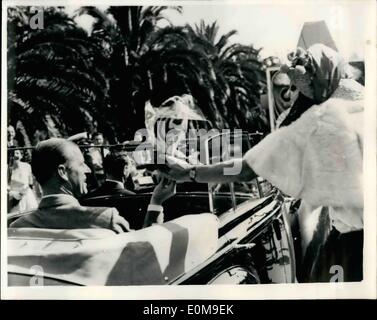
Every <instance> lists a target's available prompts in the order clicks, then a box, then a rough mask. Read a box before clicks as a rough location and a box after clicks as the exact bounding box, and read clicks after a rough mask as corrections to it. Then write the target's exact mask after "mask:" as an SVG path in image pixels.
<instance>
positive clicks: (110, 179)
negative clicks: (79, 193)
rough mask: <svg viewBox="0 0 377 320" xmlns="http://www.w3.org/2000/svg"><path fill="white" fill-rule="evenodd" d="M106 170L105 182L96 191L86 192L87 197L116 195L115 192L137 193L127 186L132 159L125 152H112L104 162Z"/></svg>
mask: <svg viewBox="0 0 377 320" xmlns="http://www.w3.org/2000/svg"><path fill="white" fill-rule="evenodd" d="M103 166H104V169H105V172H106V180H105V182H104V183H103V184H102V185H101V186H100V187H99V188H97V189H95V190H94V191H91V192H89V193H88V194H86V196H85V198H91V197H98V196H105V195H114V194H126V195H131V194H135V193H134V192H132V191H130V190H127V189H126V188H125V182H126V181H127V179H128V177H129V176H130V173H131V167H132V163H131V159H130V158H129V157H128V155H127V154H126V153H125V152H111V153H109V154H108V155H107V156H106V157H105V160H104V162H103Z"/></svg>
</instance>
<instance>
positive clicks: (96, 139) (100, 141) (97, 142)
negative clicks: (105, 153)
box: [94, 134, 104, 145]
mask: <svg viewBox="0 0 377 320" xmlns="http://www.w3.org/2000/svg"><path fill="white" fill-rule="evenodd" d="M103 142H104V141H103V136H102V134H99V135H98V136H95V137H94V144H95V145H101V144H103Z"/></svg>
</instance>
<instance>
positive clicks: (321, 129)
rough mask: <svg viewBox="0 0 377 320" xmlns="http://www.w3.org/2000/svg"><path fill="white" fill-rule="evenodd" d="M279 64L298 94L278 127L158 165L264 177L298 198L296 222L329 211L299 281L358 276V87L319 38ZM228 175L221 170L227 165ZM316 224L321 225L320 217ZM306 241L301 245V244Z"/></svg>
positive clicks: (211, 174) (215, 175)
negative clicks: (246, 146) (225, 153)
mask: <svg viewBox="0 0 377 320" xmlns="http://www.w3.org/2000/svg"><path fill="white" fill-rule="evenodd" d="M290 61H291V62H290V65H287V66H284V67H283V68H282V71H284V72H287V74H288V76H289V77H290V78H291V80H292V83H293V84H294V85H295V86H296V87H297V88H298V90H299V91H300V94H299V97H298V98H297V100H296V101H295V104H294V105H293V106H292V108H291V110H290V112H289V114H288V115H287V117H286V118H285V119H284V120H283V122H282V126H281V128H279V129H278V130H276V131H274V132H272V133H271V134H269V135H268V136H267V137H265V138H264V139H263V140H262V141H261V142H259V143H258V144H257V145H256V146H254V147H253V148H251V149H250V150H249V151H248V152H247V153H246V154H245V155H244V157H243V158H242V159H234V160H229V161H226V162H222V163H218V164H215V165H209V166H206V165H196V166H193V165H190V164H188V163H185V162H183V161H180V160H177V159H174V158H173V157H167V159H168V164H167V166H166V167H165V168H164V167H161V170H162V171H163V172H165V174H166V176H167V177H170V178H172V179H175V180H177V181H196V182H207V183H208V182H212V183H214V182H233V181H250V180H252V179H253V178H255V177H256V176H261V177H263V178H265V179H267V180H268V181H269V182H270V183H272V184H273V185H275V186H276V187H278V188H279V189H280V190H281V191H283V192H284V193H285V194H288V195H290V196H292V197H294V198H296V199H301V200H302V201H301V207H300V209H299V220H300V229H301V231H304V229H305V228H306V227H307V223H306V222H307V221H309V219H310V218H311V216H312V215H313V214H314V212H315V211H320V212H321V213H322V212H323V214H321V216H325V217H328V221H329V226H330V228H331V229H328V230H322V231H321V232H320V233H321V240H322V239H323V242H321V243H317V245H316V246H315V247H314V248H310V247H307V248H306V253H305V255H309V256H311V257H310V259H309V260H310V263H309V264H308V265H307V267H306V269H307V270H306V275H305V277H304V279H303V280H302V282H329V281H331V279H332V277H333V276H334V269H333V266H337V267H338V269H339V268H341V270H338V269H337V270H336V271H338V272H339V276H341V277H340V278H338V280H337V281H341V282H342V281H361V280H362V279H363V188H362V180H363V178H362V168H363V153H362V151H363V108H364V95H363V92H364V88H363V86H362V85H360V84H359V83H357V82H356V81H354V80H352V79H345V78H344V76H343V74H344V73H343V67H344V65H345V64H344V61H343V59H342V58H341V57H340V55H339V54H338V53H337V52H336V51H334V50H332V49H331V48H328V47H326V46H324V45H322V44H316V45H313V46H312V47H310V48H309V49H308V50H307V51H306V50H303V49H299V50H297V51H296V52H294V53H293V55H292V56H291V57H290ZM231 168H239V170H238V171H236V172H235V171H234V170H233V174H230V173H228V174H226V171H225V170H226V169H228V170H229V169H231ZM322 226H326V224H325V223H323V224H322ZM307 244H308V241H306V243H305V244H304V246H305V245H307Z"/></svg>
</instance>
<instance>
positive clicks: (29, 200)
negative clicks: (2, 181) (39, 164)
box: [8, 150, 38, 212]
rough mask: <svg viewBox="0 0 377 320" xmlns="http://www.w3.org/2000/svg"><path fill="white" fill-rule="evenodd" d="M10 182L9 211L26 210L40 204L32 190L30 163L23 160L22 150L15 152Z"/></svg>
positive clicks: (32, 181)
mask: <svg viewBox="0 0 377 320" xmlns="http://www.w3.org/2000/svg"><path fill="white" fill-rule="evenodd" d="M10 166H11V170H10V172H11V173H10V182H9V186H8V204H9V208H8V211H9V212H24V211H29V210H32V209H35V208H36V207H37V206H38V203H37V199H36V197H35V194H34V192H33V190H32V188H33V183H34V180H33V175H32V172H31V167H30V164H28V163H27V162H23V161H22V151H21V150H15V151H14V152H13V163H12V164H10Z"/></svg>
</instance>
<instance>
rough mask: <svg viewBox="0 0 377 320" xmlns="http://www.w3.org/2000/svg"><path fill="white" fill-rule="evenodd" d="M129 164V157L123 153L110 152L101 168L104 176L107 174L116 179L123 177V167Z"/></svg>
mask: <svg viewBox="0 0 377 320" xmlns="http://www.w3.org/2000/svg"><path fill="white" fill-rule="evenodd" d="M128 163H129V157H128V155H127V154H125V153H124V152H111V153H109V154H108V155H107V156H106V157H105V159H104V161H103V167H104V169H105V172H106V174H109V175H111V176H113V177H116V178H118V179H120V178H122V177H123V175H124V167H125V166H126V165H127V164H128Z"/></svg>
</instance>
